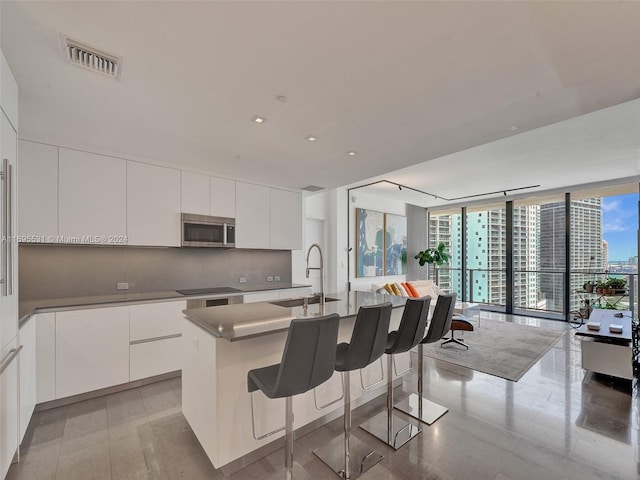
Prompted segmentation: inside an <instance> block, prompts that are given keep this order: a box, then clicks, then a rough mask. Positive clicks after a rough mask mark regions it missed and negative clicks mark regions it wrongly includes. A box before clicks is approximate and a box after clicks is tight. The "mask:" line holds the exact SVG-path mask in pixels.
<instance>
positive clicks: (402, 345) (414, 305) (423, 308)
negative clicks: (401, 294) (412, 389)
mask: <svg viewBox="0 0 640 480" xmlns="http://www.w3.org/2000/svg"><path fill="white" fill-rule="evenodd" d="M430 304H431V297H429V296H427V297H422V298H410V299H408V300H407V303H406V304H405V307H404V311H403V312H402V320H401V321H400V326H399V327H398V330H396V331H393V332H391V333H390V334H389V335H388V336H387V347H386V349H385V351H384V353H386V354H387V408H386V412H385V411H383V412H380V413H379V414H377V415H376V416H374V417H373V418H371V419H370V420H368V421H367V422H365V423H363V424H362V425H360V427H361V428H362V429H364V430H366V431H367V432H369V433H370V434H371V435H373V436H375V437H377V438H378V439H380V440H382V441H383V442H384V443H386V444H387V445H389V446H390V447H392V448H394V449H395V450H397V449H399V448H400V447H402V446H403V445H404V444H406V443H407V442H408V441H409V440H411V439H412V438H413V437H415V436H416V435H418V434H419V433H420V432H421V430H420V427H419V426H418V425H416V424H414V423H413V422H408V421H406V420H404V419H403V418H401V417H399V416H398V415H396V414H395V413H394V412H393V404H394V402H393V373H392V369H393V364H394V362H393V356H394V355H396V354H399V353H405V352H408V351H409V350H411V349H412V348H413V347H415V346H416V345H418V344H419V343H420V342H421V341H422V339H423V337H424V332H425V329H426V326H427V317H428V316H429V305H430ZM404 373H406V372H404Z"/></svg>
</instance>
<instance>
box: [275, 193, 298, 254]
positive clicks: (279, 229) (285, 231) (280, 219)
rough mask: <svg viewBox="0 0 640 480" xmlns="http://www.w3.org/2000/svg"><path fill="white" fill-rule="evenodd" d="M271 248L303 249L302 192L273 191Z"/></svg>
mask: <svg viewBox="0 0 640 480" xmlns="http://www.w3.org/2000/svg"><path fill="white" fill-rule="evenodd" d="M270 209H271V216H270V217H271V228H270V232H271V248H274V249H281V250H300V249H301V248H302V196H301V194H300V192H289V191H287V190H279V189H276V188H272V189H271V203H270Z"/></svg>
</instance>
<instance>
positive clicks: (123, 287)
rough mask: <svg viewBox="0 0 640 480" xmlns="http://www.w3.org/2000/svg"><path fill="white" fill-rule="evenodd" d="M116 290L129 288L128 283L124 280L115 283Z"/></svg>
mask: <svg viewBox="0 0 640 480" xmlns="http://www.w3.org/2000/svg"><path fill="white" fill-rule="evenodd" d="M116 289H117V290H129V284H128V283H126V282H123V283H118V284H116Z"/></svg>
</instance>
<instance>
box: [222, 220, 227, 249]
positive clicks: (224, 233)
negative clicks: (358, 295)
mask: <svg viewBox="0 0 640 480" xmlns="http://www.w3.org/2000/svg"><path fill="white" fill-rule="evenodd" d="M222 244H223V245H226V244H227V224H226V223H223V224H222Z"/></svg>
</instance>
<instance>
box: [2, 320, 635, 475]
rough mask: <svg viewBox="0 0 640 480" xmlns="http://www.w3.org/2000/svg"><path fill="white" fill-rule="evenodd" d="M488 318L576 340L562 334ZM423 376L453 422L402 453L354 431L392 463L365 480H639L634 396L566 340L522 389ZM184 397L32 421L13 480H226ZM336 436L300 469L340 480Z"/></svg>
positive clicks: (132, 401)
mask: <svg viewBox="0 0 640 480" xmlns="http://www.w3.org/2000/svg"><path fill="white" fill-rule="evenodd" d="M482 315H483V318H489V317H494V318H498V319H503V320H506V321H513V322H516V323H526V324H528V325H533V326H543V327H546V328H560V329H569V327H568V326H567V325H566V324H564V323H561V322H551V321H545V320H539V319H533V318H526V317H507V316H504V315H500V314H492V313H488V312H483V313H482ZM569 330H570V329H569ZM467 335H470V334H467ZM469 340H471V338H470V337H469ZM497 341H499V339H498V340H497ZM425 364H426V365H427V369H426V372H425V381H426V386H425V393H426V394H427V396H429V397H430V398H431V399H432V400H435V401H437V402H439V403H441V404H444V405H447V406H448V407H449V413H447V414H446V415H445V416H444V417H442V418H441V419H440V420H438V421H437V422H436V423H435V424H434V425H432V426H431V427H425V428H424V430H423V432H422V433H421V434H420V435H419V436H418V437H417V438H416V439H414V440H413V441H412V442H410V443H409V444H407V445H405V446H404V447H402V448H401V449H400V450H398V451H397V452H394V451H392V450H391V449H390V448H387V447H386V446H385V445H382V444H380V443H379V442H378V441H377V440H375V439H373V437H370V436H369V435H368V434H367V433H366V432H364V431H363V430H361V429H358V428H354V431H353V434H354V435H355V436H356V437H358V438H359V439H360V440H363V441H366V442H368V443H370V444H371V445H375V448H376V449H377V450H378V451H380V452H381V453H382V454H384V455H385V458H384V460H383V461H382V462H381V463H379V464H378V465H376V466H375V467H374V468H373V469H371V470H370V471H369V472H367V473H366V474H365V475H364V476H363V477H362V478H363V479H364V480H367V479H369V480H382V479H384V480H415V479H425V480H426V479H455V480H462V479H473V480H482V479H489V480H493V479H495V480H518V479H527V480H528V479H531V480H541V479H549V480H551V479H553V480H555V479H580V480H589V479H637V478H639V477H638V473H639V472H640V463H638V462H639V457H640V449H639V448H638V445H639V443H640V442H639V441H640V421H639V420H640V415H639V409H638V394H637V389H636V386H635V385H634V386H633V387H631V386H629V385H627V384H624V383H623V384H622V385H619V384H616V383H612V382H609V381H608V379H603V378H596V377H594V376H591V375H587V376H586V377H585V372H584V371H583V370H582V369H581V368H580V344H579V340H577V339H576V338H575V337H574V335H573V334H572V332H571V331H569V333H568V334H567V335H564V336H563V337H562V338H561V339H560V340H559V341H558V342H557V343H556V345H555V346H554V347H553V348H552V349H551V350H550V351H549V352H547V353H546V354H545V355H544V357H543V358H542V359H541V360H540V361H539V362H538V363H537V364H536V365H534V366H533V367H532V368H531V370H530V371H529V372H527V374H525V376H524V377H523V378H522V379H520V381H519V382H517V383H512V382H509V381H506V380H503V379H500V378H497V377H493V376H490V375H486V374H483V373H478V372H474V371H471V370H467V369H464V368H461V367H456V366H455V365H452V364H447V363H443V362H437V361H435V360H432V359H427V361H426V362H425ZM403 390H404V392H409V391H415V375H413V374H408V375H407V376H405V382H404V386H403ZM402 395H403V392H398V393H397V398H400V397H401V396H402ZM180 396H181V391H180V379H173V380H168V381H164V382H160V383H155V384H151V385H147V386H144V387H140V388H136V389H133V390H129V391H126V392H121V393H117V394H113V395H109V396H105V397H101V398H97V399H93V400H88V401H84V402H81V403H76V404H73V405H69V406H66V407H60V408H56V409H53V410H49V411H45V412H40V413H37V414H35V415H34V417H33V419H32V422H31V424H30V426H29V429H28V432H27V435H26V438H25V440H24V443H23V445H22V450H21V452H22V462H21V463H19V464H16V465H13V466H12V467H11V470H10V472H9V476H8V479H9V480H54V479H55V480H90V479H95V480H106V479H113V480H120V479H171V480H173V479H189V480H199V479H221V478H224V476H223V475H222V474H221V472H219V471H217V470H216V469H214V468H213V467H212V465H211V463H210V462H209V460H208V459H207V457H206V456H205V454H204V452H203V450H202V448H201V447H200V445H199V444H198V441H197V440H196V438H195V436H194V435H193V433H192V432H191V429H190V428H189V425H188V424H187V422H186V421H185V419H184V417H183V416H182V414H181V410H180ZM383 405H384V398H379V399H377V400H375V401H372V402H370V403H369V404H367V405H365V406H364V407H362V408H360V409H358V410H356V411H355V413H354V419H353V420H354V425H357V424H358V423H360V422H362V421H363V420H364V419H366V418H369V417H370V416H372V415H373V414H374V413H376V412H377V411H379V410H380V409H381V408H383ZM341 428H342V424H341V419H338V420H335V421H333V422H331V423H329V424H328V425H326V426H324V427H321V428H319V429H317V430H315V431H313V432H312V433H310V434H308V435H305V436H303V437H301V438H297V439H296V444H295V458H296V462H298V463H300V464H301V465H303V467H304V468H305V469H306V470H307V471H308V472H309V474H310V475H311V478H312V479H314V480H324V479H327V480H333V479H336V478H338V477H337V476H336V475H335V474H333V473H332V472H331V471H330V470H328V468H327V467H325V465H324V464H323V463H322V462H320V461H319V460H318V459H317V458H316V457H315V456H314V455H313V454H312V450H313V449H314V448H316V447H318V446H320V445H322V444H324V443H325V442H327V441H328V440H330V439H331V438H333V437H334V436H336V435H338V434H340V433H341ZM282 465H283V451H282V449H280V450H278V451H276V452H274V453H273V454H271V455H269V456H267V457H266V458H264V459H262V460H261V461H258V462H256V463H254V464H252V465H250V466H248V467H246V468H244V469H243V470H241V471H239V472H237V473H235V474H234V475H232V476H231V477H229V478H230V479H231V480H251V479H264V478H265V477H267V476H269V475H271V474H276V475H277V472H278V470H279V469H280V468H281V467H282ZM277 478H279V476H277Z"/></svg>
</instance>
